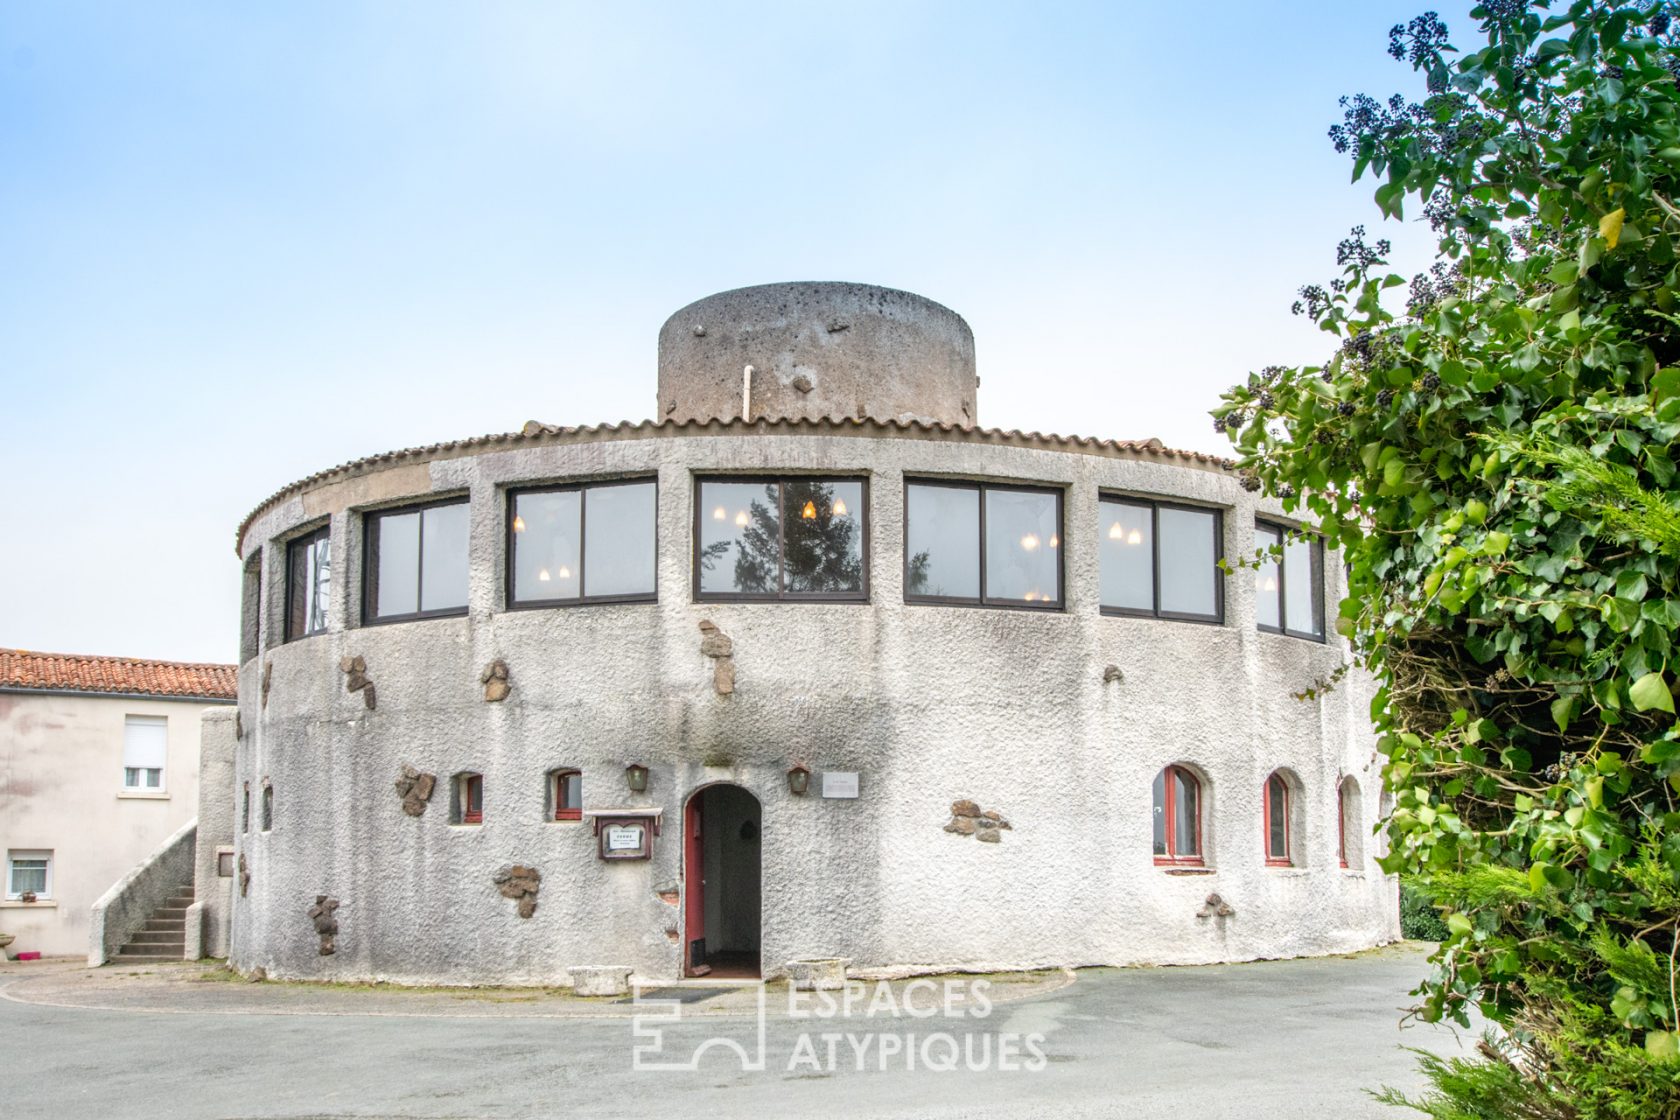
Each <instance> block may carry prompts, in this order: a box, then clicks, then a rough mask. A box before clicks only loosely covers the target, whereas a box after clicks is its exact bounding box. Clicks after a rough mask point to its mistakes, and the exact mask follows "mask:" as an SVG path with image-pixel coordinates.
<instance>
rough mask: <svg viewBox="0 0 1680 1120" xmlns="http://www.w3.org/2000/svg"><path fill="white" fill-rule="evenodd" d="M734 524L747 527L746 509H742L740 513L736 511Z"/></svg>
mask: <svg viewBox="0 0 1680 1120" xmlns="http://www.w3.org/2000/svg"><path fill="white" fill-rule="evenodd" d="M735 524H737V525H739V526H740V527H741V528H743V529H745V528H746V527H747V511H746V510H742V511H741V512H740V513H737V514H736V515H735Z"/></svg>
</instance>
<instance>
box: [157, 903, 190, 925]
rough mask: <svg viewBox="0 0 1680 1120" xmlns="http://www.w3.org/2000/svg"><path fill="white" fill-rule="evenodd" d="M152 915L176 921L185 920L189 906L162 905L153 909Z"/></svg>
mask: <svg viewBox="0 0 1680 1120" xmlns="http://www.w3.org/2000/svg"><path fill="white" fill-rule="evenodd" d="M152 917H154V918H162V919H166V920H168V921H174V922H180V921H185V920H186V917H187V908H186V907H185V906H160V907H158V908H157V909H156V910H153V911H152Z"/></svg>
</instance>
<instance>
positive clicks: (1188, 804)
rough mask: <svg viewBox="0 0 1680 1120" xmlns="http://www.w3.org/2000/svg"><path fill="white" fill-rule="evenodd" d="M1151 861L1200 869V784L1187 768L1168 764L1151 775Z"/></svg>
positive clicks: (1201, 859) (1201, 861) (1201, 858)
mask: <svg viewBox="0 0 1680 1120" xmlns="http://www.w3.org/2000/svg"><path fill="white" fill-rule="evenodd" d="M1154 794H1155V811H1154V818H1155V862H1156V863H1158V864H1176V865H1184V866H1191V867H1200V866H1201V865H1202V863H1203V857H1202V783H1201V780H1200V779H1199V778H1197V777H1196V775H1195V774H1194V773H1192V772H1191V771H1190V770H1189V769H1188V768H1186V767H1183V766H1179V765H1176V764H1174V765H1172V766H1167V767H1164V768H1163V769H1162V770H1161V772H1160V773H1159V774H1156V775H1155V789H1154Z"/></svg>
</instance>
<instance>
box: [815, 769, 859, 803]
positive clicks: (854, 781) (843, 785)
mask: <svg viewBox="0 0 1680 1120" xmlns="http://www.w3.org/2000/svg"><path fill="white" fill-rule="evenodd" d="M822 795H823V796H824V797H856V796H857V795H858V776H857V771H855V770H853V771H844V770H826V771H824V772H823V780H822Z"/></svg>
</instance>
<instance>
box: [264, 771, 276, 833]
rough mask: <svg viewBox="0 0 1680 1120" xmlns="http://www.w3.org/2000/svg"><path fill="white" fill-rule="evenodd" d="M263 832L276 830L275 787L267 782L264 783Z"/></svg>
mask: <svg viewBox="0 0 1680 1120" xmlns="http://www.w3.org/2000/svg"><path fill="white" fill-rule="evenodd" d="M262 830H263V831H264V832H272V831H273V830H274V787H273V786H271V785H269V784H268V783H267V782H266V781H265V782H264V783H263V789H262Z"/></svg>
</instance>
